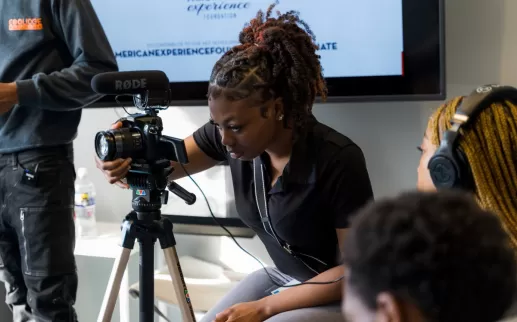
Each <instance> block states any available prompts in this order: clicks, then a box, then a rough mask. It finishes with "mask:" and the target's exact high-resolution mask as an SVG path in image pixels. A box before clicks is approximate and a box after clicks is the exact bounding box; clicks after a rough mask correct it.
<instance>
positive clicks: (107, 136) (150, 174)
mask: <svg viewBox="0 0 517 322" xmlns="http://www.w3.org/2000/svg"><path fill="white" fill-rule="evenodd" d="M118 121H120V122H122V127H121V128H118V129H111V130H107V131H100V132H98V133H97V134H96V135H95V151H96V153H97V156H98V157H99V158H100V159H101V160H103V161H113V160H116V159H119V158H122V159H126V158H131V159H132V162H131V169H130V170H129V173H128V174H127V176H126V180H127V183H128V185H129V187H130V189H131V190H133V202H132V204H133V209H134V210H135V211H136V213H137V215H138V218H139V219H141V220H143V219H144V218H147V219H152V218H155V217H153V216H157V214H158V213H159V212H158V211H159V209H160V207H161V205H162V204H166V203H167V200H168V193H167V191H166V188H169V190H170V191H171V192H173V193H174V194H176V195H177V196H179V197H181V198H182V199H184V200H185V201H186V202H187V204H192V203H194V202H195V199H196V198H195V195H193V194H191V193H189V192H188V191H186V190H185V189H183V188H182V187H181V186H179V185H177V184H176V183H174V182H168V180H167V177H168V176H169V175H170V174H171V173H172V172H173V171H174V168H173V167H172V166H171V162H170V161H176V162H178V163H180V164H187V163H188V157H187V150H186V148H185V144H184V142H183V140H180V139H177V138H173V137H169V136H166V135H163V134H162V131H163V124H162V119H161V118H160V117H159V116H158V115H157V111H156V110H155V109H152V108H151V109H146V110H145V113H144V114H136V115H131V117H128V118H124V119H119V120H118ZM149 214H151V216H149Z"/></svg>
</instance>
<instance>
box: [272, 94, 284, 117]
mask: <svg viewBox="0 0 517 322" xmlns="http://www.w3.org/2000/svg"><path fill="white" fill-rule="evenodd" d="M274 111H275V119H276V120H278V121H281V120H283V119H284V117H285V116H284V102H283V101H282V98H281V97H277V98H276V99H275V100H274Z"/></svg>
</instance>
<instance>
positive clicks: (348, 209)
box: [97, 6, 373, 322]
mask: <svg viewBox="0 0 517 322" xmlns="http://www.w3.org/2000/svg"><path fill="white" fill-rule="evenodd" d="M273 7H274V6H271V7H269V9H268V10H267V12H266V13H263V12H259V13H258V14H257V16H256V17H255V18H254V19H252V20H251V21H250V24H249V26H247V27H246V28H244V29H243V30H242V31H241V33H240V35H239V40H240V44H239V45H237V46H235V47H234V48H232V49H231V50H230V51H228V52H227V53H226V54H224V55H223V56H222V57H221V59H220V60H219V61H218V62H217V63H216V64H215V66H214V68H213V71H212V74H211V77H210V83H209V88H208V105H209V110H210V118H211V119H210V122H208V123H207V124H206V125H204V126H203V127H201V128H200V129H199V130H197V131H196V132H195V133H194V134H193V135H191V136H189V137H187V138H186V139H185V144H186V148H187V153H188V157H189V159H190V163H189V164H188V165H186V166H185V169H186V170H187V172H188V173H189V174H193V173H197V172H200V171H204V170H206V169H208V168H210V167H212V166H214V165H216V164H218V163H220V162H223V161H224V162H227V163H228V164H229V167H230V170H231V174H232V178H233V184H234V191H235V202H236V207H237V211H238V213H239V215H240V217H241V218H242V220H243V221H244V222H245V223H246V224H247V225H248V226H249V227H251V228H252V229H254V230H255V231H256V233H257V235H258V236H259V237H260V239H261V240H262V242H263V243H264V245H265V246H266V248H267V250H268V252H269V255H270V256H271V258H272V259H273V262H274V263H275V266H276V267H275V268H270V269H268V274H269V275H270V276H268V274H266V272H265V271H264V270H259V271H257V272H255V273H252V274H251V275H250V276H248V277H247V278H246V279H244V280H243V281H242V282H241V283H240V284H239V285H238V286H237V287H236V288H235V289H234V290H232V291H231V292H230V293H229V294H227V295H226V296H225V297H224V298H223V299H222V300H221V302H220V303H219V304H218V305H217V306H216V307H214V308H213V309H212V310H210V311H209V312H208V313H207V314H206V316H205V317H204V319H203V320H202V321H203V322H205V321H214V320H215V321H216V322H224V321H235V322H240V321H242V322H244V321H246V322H261V321H266V320H267V321H277V322H280V321H296V322H303V321H329V322H332V321H342V317H341V312H340V305H339V302H340V299H341V283H339V282H334V283H326V284H325V282H329V281H335V280H339V278H340V277H341V276H342V275H343V268H342V267H341V266H340V265H339V264H340V259H339V254H340V249H339V245H342V244H343V238H344V236H345V233H346V229H347V228H348V224H349V223H348V221H349V216H350V214H352V213H353V212H354V211H355V210H356V209H358V208H359V207H361V206H362V205H364V204H365V203H366V202H368V201H369V200H370V199H372V198H373V193H372V188H371V184H370V179H369V175H368V172H367V169H366V165H365V159H364V157H363V153H362V151H361V149H360V148H359V147H358V146H357V145H356V144H355V143H354V142H352V140H350V139H349V138H347V137H346V136H344V135H342V134H340V133H338V132H336V131H335V130H333V129H331V128H329V127H327V126H325V125H323V124H321V123H319V122H318V121H317V120H316V118H315V117H314V116H313V115H312V113H311V109H312V105H313V103H314V100H315V97H316V96H317V95H320V96H321V97H322V98H325V97H326V86H325V82H324V78H323V76H322V68H321V64H320V60H319V56H318V55H317V53H316V50H317V46H316V45H315V43H314V36H313V35H312V33H311V31H310V29H309V28H308V27H307V25H306V24H305V23H304V22H303V21H301V20H300V19H299V17H298V16H297V15H296V14H295V13H293V12H288V13H285V14H280V15H278V17H276V18H274V17H272V16H271V12H272V10H273ZM117 126H120V124H119V125H117ZM130 162H131V160H115V161H112V162H104V163H103V162H100V161H99V160H97V164H98V167H99V168H100V169H101V170H102V171H104V173H105V176H106V177H107V179H108V180H109V181H110V182H111V183H117V184H118V185H121V186H126V185H125V183H123V182H122V181H121V179H122V178H123V177H124V176H125V175H126V173H127V171H128V169H129V168H128V167H129V164H130ZM175 169H176V170H175V171H174V173H173V175H172V178H171V179H172V180H174V179H178V178H181V177H183V176H185V175H186V174H185V171H183V169H182V167H181V166H176V167H175ZM126 187H127V186H126ZM261 217H264V218H265V220H264V221H263V220H261ZM270 277H271V278H272V279H273V280H275V283H272V280H271V279H270ZM294 280H296V281H294ZM298 281H301V282H305V281H309V282H312V283H314V282H316V283H321V282H323V283H324V284H306V285H302V286H296V287H291V288H287V289H285V290H283V291H281V292H279V293H277V294H272V292H274V290H275V289H277V288H278V285H284V284H286V283H289V282H291V283H293V282H294V283H297V282H298Z"/></svg>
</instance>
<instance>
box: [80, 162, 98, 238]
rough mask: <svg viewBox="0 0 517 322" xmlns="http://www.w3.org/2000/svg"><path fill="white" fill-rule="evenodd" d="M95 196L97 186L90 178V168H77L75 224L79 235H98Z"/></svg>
mask: <svg viewBox="0 0 517 322" xmlns="http://www.w3.org/2000/svg"><path fill="white" fill-rule="evenodd" d="M95 196H96V194H95V186H94V185H93V182H92V181H91V180H90V179H89V178H88V170H87V169H86V168H79V169H77V179H76V180H75V225H76V234H77V237H79V236H95V235H97V220H96V217H95Z"/></svg>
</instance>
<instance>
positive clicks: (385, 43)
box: [91, 0, 445, 107]
mask: <svg viewBox="0 0 517 322" xmlns="http://www.w3.org/2000/svg"><path fill="white" fill-rule="evenodd" d="M91 1H92V4H93V6H94V9H95V11H96V12H97V15H98V17H99V19H100V21H101V24H102V25H103V27H104V30H105V32H106V34H107V36H108V39H109V41H110V43H111V45H112V48H113V50H114V52H115V54H116V57H117V61H118V64H119V69H120V71H136V70H161V71H163V72H165V73H166V75H167V76H168V78H169V80H170V88H171V92H172V102H171V105H174V106H185V105H205V104H206V91H207V87H208V78H209V76H210V72H211V69H212V67H213V65H214V63H215V62H216V61H217V59H219V57H220V56H221V55H222V54H223V53H224V52H225V51H227V50H228V49H230V48H231V47H232V46H234V45H236V44H237V43H238V35H239V32H240V31H241V30H242V28H243V27H244V25H245V24H246V22H248V21H249V20H250V19H251V18H253V17H254V16H255V14H256V13H257V11H258V10H261V9H262V10H264V11H265V10H266V9H267V8H268V6H269V5H270V4H271V3H273V2H274V0H147V1H146V2H143V1H141V0H91ZM276 9H277V10H280V11H281V12H285V11H288V10H296V11H298V12H299V13H300V17H301V18H302V19H303V20H304V21H305V22H306V23H307V24H308V25H309V26H310V28H311V30H312V31H313V32H314V34H315V36H316V43H317V44H318V45H319V46H320V49H319V54H320V55H321V63H322V66H323V69H324V70H323V73H324V76H325V78H326V81H327V86H328V89H329V94H328V99H327V101H328V102H347V101H387V100H442V99H444V98H445V61H444V56H445V55H444V49H445V48H444V46H445V40H444V28H445V27H444V3H443V0H319V1H314V0H280V1H279V3H278V5H277V7H276ZM318 100H319V98H318ZM121 102H122V103H124V104H127V105H132V104H133V103H132V99H131V98H127V99H125V100H124V99H121ZM113 106H118V104H117V103H116V101H115V97H114V96H106V97H104V98H103V99H101V100H100V101H98V102H97V103H95V104H94V105H92V107H113Z"/></svg>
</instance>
